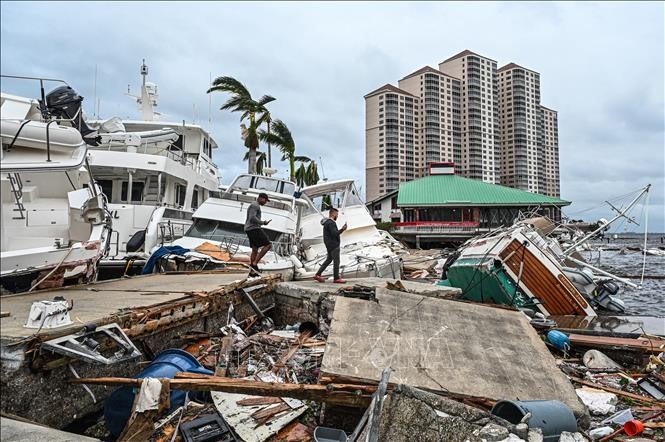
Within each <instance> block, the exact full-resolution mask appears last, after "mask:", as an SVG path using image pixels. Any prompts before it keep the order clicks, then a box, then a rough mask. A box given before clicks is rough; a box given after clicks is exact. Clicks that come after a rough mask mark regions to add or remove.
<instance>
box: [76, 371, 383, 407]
mask: <svg viewBox="0 0 665 442" xmlns="http://www.w3.org/2000/svg"><path fill="white" fill-rule="evenodd" d="M71 382H72V383H76V384H93V385H114V386H123V385H127V386H135V387H138V386H140V385H141V382H143V380H142V379H134V378H112V377H108V378H81V379H72V380H71ZM169 383H170V386H171V389H175V390H194V391H221V392H227V393H240V394H247V395H252V396H277V397H290V398H294V399H301V400H303V399H304V400H311V401H318V402H327V403H331V404H333V405H341V406H346V407H359V408H365V407H367V406H368V405H369V403H370V401H371V396H372V394H373V393H374V391H376V386H369V385H348V384H329V385H319V384H280V383H275V382H256V381H246V380H242V379H230V378H220V377H216V376H209V377H208V378H205V379H204V378H199V379H194V378H192V379H186V378H176V379H171V380H169Z"/></svg>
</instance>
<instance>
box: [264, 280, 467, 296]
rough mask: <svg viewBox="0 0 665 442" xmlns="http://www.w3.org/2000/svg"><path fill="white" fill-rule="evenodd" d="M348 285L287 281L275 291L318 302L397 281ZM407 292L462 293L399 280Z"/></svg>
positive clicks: (458, 290)
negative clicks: (347, 289)
mask: <svg viewBox="0 0 665 442" xmlns="http://www.w3.org/2000/svg"><path fill="white" fill-rule="evenodd" d="M346 281H347V282H346V284H333V283H332V282H324V283H320V282H317V281H313V280H312V281H286V282H280V283H279V284H277V286H276V288H275V291H276V292H277V293H278V294H280V295H285V296H295V297H307V298H310V299H312V300H314V301H317V300H318V299H319V298H321V297H323V296H327V295H330V294H335V293H336V292H337V291H338V290H339V289H341V288H342V287H348V286H352V285H363V286H367V287H376V288H383V289H385V288H386V283H387V282H390V283H394V282H396V281H398V280H397V279H389V278H350V279H347V280H346ZM399 281H400V282H401V283H402V285H403V286H404V288H405V289H406V291H407V292H409V293H415V294H418V295H422V296H427V297H432V298H450V297H456V296H457V295H459V294H461V293H462V291H461V290H460V289H458V288H456V287H445V286H440V285H434V284H430V283H426V282H416V281H405V280H399Z"/></svg>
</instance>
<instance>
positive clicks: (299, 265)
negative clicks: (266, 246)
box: [289, 255, 303, 269]
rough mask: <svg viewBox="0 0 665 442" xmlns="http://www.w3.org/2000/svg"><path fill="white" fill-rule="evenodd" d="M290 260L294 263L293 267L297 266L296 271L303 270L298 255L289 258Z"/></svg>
mask: <svg viewBox="0 0 665 442" xmlns="http://www.w3.org/2000/svg"><path fill="white" fill-rule="evenodd" d="M289 259H290V260H291V262H292V263H293V265H294V266H295V268H296V269H302V268H303V265H302V262H300V260H299V259H298V257H297V256H296V255H291V256H289Z"/></svg>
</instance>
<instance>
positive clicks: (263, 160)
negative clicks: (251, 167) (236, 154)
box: [242, 150, 268, 175]
mask: <svg viewBox="0 0 665 442" xmlns="http://www.w3.org/2000/svg"><path fill="white" fill-rule="evenodd" d="M242 160H243V161H247V160H249V150H248V151H247V152H245V157H244V158H243V159H242ZM267 162H268V157H267V156H266V153H265V152H261V151H257V152H256V174H257V175H263V169H264V168H265V167H266V164H267Z"/></svg>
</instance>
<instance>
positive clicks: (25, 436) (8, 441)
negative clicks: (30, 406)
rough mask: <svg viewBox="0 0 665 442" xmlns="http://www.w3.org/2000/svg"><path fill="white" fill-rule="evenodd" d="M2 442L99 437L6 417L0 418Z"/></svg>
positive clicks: (84, 441)
mask: <svg viewBox="0 0 665 442" xmlns="http://www.w3.org/2000/svg"><path fill="white" fill-rule="evenodd" d="M0 433H1V434H2V442H94V441H99V439H93V438H91V437H86V436H81V435H80V434H73V433H66V432H64V431H60V430H55V429H53V428H49V427H44V426H41V425H35V424H31V423H28V422H22V421H18V420H14V419H8V418H6V417H2V418H0Z"/></svg>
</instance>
